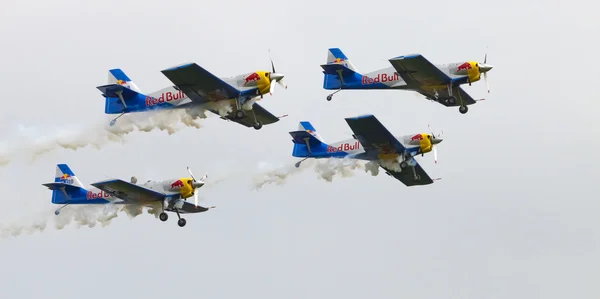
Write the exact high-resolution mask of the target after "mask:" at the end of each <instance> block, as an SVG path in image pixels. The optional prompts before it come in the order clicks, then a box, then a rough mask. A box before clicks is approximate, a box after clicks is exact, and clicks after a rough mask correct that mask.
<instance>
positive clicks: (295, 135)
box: [290, 131, 322, 147]
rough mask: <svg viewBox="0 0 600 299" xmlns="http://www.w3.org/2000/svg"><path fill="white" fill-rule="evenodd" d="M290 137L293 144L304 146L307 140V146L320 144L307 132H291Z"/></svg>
mask: <svg viewBox="0 0 600 299" xmlns="http://www.w3.org/2000/svg"><path fill="white" fill-rule="evenodd" d="M290 135H292V139H293V141H294V143H295V144H304V145H306V141H307V140H308V144H309V145H310V146H312V147H314V146H318V145H320V144H321V143H322V142H321V141H320V140H319V139H317V138H316V137H315V136H313V135H312V134H310V133H308V132H307V131H293V132H290Z"/></svg>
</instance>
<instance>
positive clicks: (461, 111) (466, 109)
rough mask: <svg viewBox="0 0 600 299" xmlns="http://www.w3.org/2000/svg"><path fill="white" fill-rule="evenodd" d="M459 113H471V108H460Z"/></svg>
mask: <svg viewBox="0 0 600 299" xmlns="http://www.w3.org/2000/svg"><path fill="white" fill-rule="evenodd" d="M458 111H459V112H460V113H462V114H465V113H467V111H469V107H467V106H460V108H458Z"/></svg>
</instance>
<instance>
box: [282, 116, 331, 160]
mask: <svg viewBox="0 0 600 299" xmlns="http://www.w3.org/2000/svg"><path fill="white" fill-rule="evenodd" d="M289 133H290V135H291V136H292V142H293V143H294V149H293V151H292V156H294V157H319V156H324V155H325V154H326V153H327V144H326V143H325V142H324V141H323V139H322V138H321V136H320V135H319V133H317V130H316V129H315V128H314V127H313V126H312V125H311V123H310V122H307V121H302V122H300V124H299V126H298V131H292V132H289Z"/></svg>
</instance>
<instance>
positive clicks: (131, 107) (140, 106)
mask: <svg viewBox="0 0 600 299" xmlns="http://www.w3.org/2000/svg"><path fill="white" fill-rule="evenodd" d="M219 79H220V80H222V81H224V82H225V83H227V84H229V85H231V86H233V87H235V88H236V89H238V90H239V91H240V97H241V98H242V104H243V103H244V102H246V101H249V100H252V99H255V100H259V99H260V97H261V96H262V95H264V94H267V93H269V90H270V86H271V85H270V84H271V80H270V73H269V72H267V71H256V72H252V73H247V74H242V75H237V76H233V77H221V78H219ZM123 85H124V86H125V87H129V86H127V84H126V83H125V84H123ZM222 100H226V101H230V102H231V103H235V102H234V101H235V99H222ZM215 101H217V100H209V99H208V98H207V102H204V103H197V102H193V101H192V100H191V99H190V98H189V97H187V96H186V95H185V93H184V92H183V91H181V90H179V88H177V87H176V86H173V85H171V86H168V87H165V88H162V89H160V90H157V91H155V92H152V93H149V94H142V93H139V94H138V95H137V98H136V99H135V100H133V101H129V103H127V112H144V111H149V110H155V109H160V110H163V109H183V108H192V107H193V106H196V105H203V104H208V105H209V108H210V103H211V102H215ZM215 110H216V109H215ZM121 112H122V106H121V104H120V99H119V98H108V99H107V103H106V108H105V113H106V114H120V113H121Z"/></svg>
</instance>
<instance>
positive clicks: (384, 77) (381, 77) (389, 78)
mask: <svg viewBox="0 0 600 299" xmlns="http://www.w3.org/2000/svg"><path fill="white" fill-rule="evenodd" d="M398 80H400V76H398V73H397V72H394V73H393V74H391V75H388V74H377V76H375V78H369V77H367V76H362V85H365V84H373V83H385V82H393V81H398Z"/></svg>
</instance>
